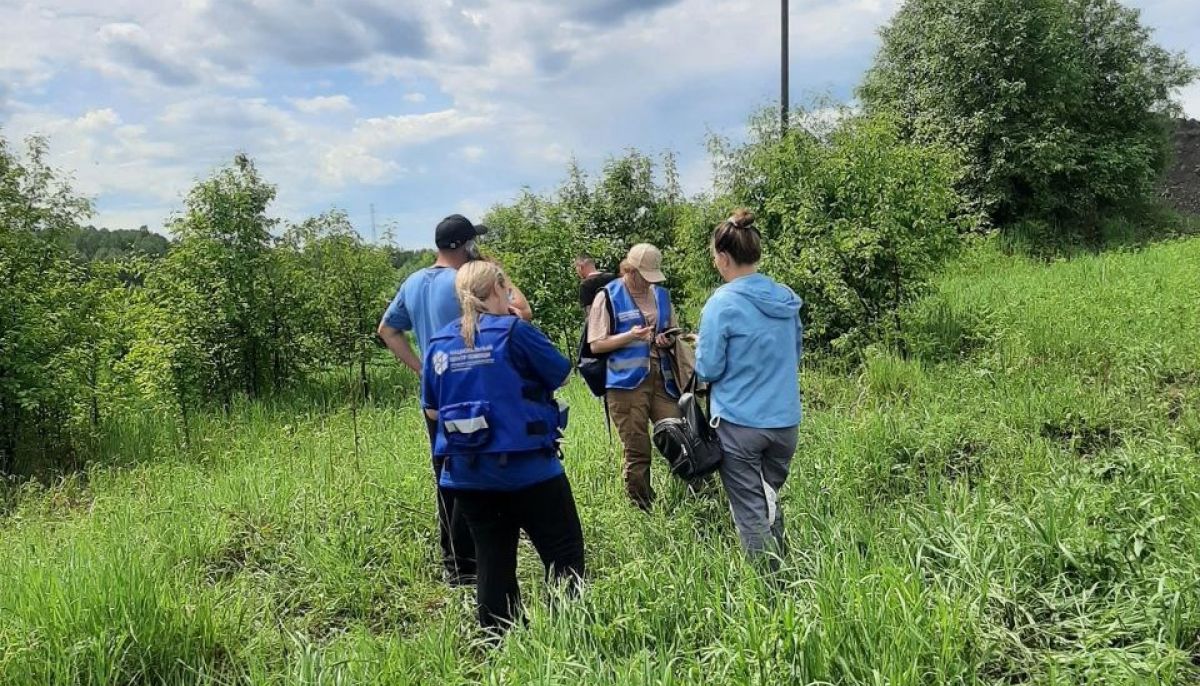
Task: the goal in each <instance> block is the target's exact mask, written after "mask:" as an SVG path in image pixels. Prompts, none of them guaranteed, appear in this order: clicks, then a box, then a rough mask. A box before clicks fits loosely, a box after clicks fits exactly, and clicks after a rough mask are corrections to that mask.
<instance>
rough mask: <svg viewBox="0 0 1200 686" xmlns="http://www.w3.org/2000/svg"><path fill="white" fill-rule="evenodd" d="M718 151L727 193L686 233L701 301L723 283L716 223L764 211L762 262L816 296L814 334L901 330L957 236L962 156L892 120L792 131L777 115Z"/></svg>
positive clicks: (838, 339)
mask: <svg viewBox="0 0 1200 686" xmlns="http://www.w3.org/2000/svg"><path fill="white" fill-rule="evenodd" d="M713 150H714V153H715V158H716V165H717V169H718V172H719V178H720V179H721V182H720V184H721V185H720V187H719V189H718V190H719V192H718V195H717V197H716V199H715V200H714V201H713V202H712V203H711V204H697V205H696V206H695V208H694V209H692V210H691V211H690V213H689V215H688V217H687V219H686V221H682V222H681V223H680V226H679V231H678V239H677V244H678V245H679V246H680V248H681V249H682V252H681V255H682V259H683V260H684V262H685V266H684V270H685V273H686V274H687V275H688V276H689V278H690V279H694V280H695V282H694V284H693V285H692V287H691V288H690V289H689V294H690V295H691V296H692V297H693V298H695V300H693V302H692V304H693V307H697V306H698V305H699V304H700V301H702V300H703V299H704V298H706V297H707V295H708V292H709V290H710V288H709V287H711V286H712V285H715V284H716V275H715V273H714V270H713V269H712V266H711V258H710V256H709V250H708V241H709V237H710V235H711V231H712V229H713V227H714V226H715V224H716V222H718V221H720V220H721V219H723V218H724V216H726V213H728V212H729V211H730V209H732V208H735V207H741V206H744V207H749V208H752V209H753V210H754V211H755V213H756V214H757V217H758V219H757V222H756V224H757V226H758V228H759V230H760V231H761V233H762V235H763V241H764V256H763V261H762V269H763V271H764V272H765V273H767V274H770V275H771V276H773V277H775V278H776V279H779V280H780V281H782V282H783V283H786V284H788V285H789V286H791V287H792V289H793V290H795V291H796V292H797V293H798V294H800V296H801V297H803V298H804V299H805V302H806V305H805V309H804V312H803V316H804V317H805V320H806V325H807V327H806V330H805V338H806V340H807V341H808V342H810V343H813V344H817V345H820V346H823V347H832V348H834V349H837V350H841V351H846V352H854V351H856V350H858V349H859V348H860V347H861V345H862V344H863V343H865V342H867V341H870V340H875V339H878V338H880V337H882V336H885V335H887V334H888V333H890V332H893V331H896V330H897V329H898V328H899V326H900V321H899V319H898V314H897V313H898V310H899V306H900V305H901V304H902V303H904V302H905V301H907V300H908V299H910V298H911V297H912V296H913V295H914V294H915V293H916V292H918V291H919V290H920V289H921V287H922V286H923V284H924V283H925V282H926V280H927V279H928V277H929V276H930V274H931V273H932V271H933V270H934V268H935V267H936V266H937V265H938V264H939V263H940V262H941V261H942V260H943V259H944V258H945V257H946V256H947V255H948V254H949V253H950V252H951V251H952V250H953V249H954V247H955V246H956V244H957V232H958V225H957V223H956V220H955V218H954V216H955V210H956V208H957V207H958V205H959V202H960V200H959V197H958V195H957V194H956V193H955V191H954V189H953V181H954V178H955V173H956V169H957V164H956V161H955V158H954V156H953V155H952V154H951V153H949V152H947V151H944V150H941V149H939V148H936V147H927V146H919V145H915V144H911V143H905V142H903V141H902V140H901V139H900V136H899V133H898V131H897V126H896V125H895V124H894V122H892V121H890V120H888V119H886V118H850V117H847V118H846V119H844V120H843V121H842V123H841V124H840V125H838V126H837V127H835V128H833V129H832V131H831V132H830V133H829V134H828V135H815V134H813V133H810V132H809V131H807V130H803V129H793V130H791V131H789V133H788V134H787V136H785V137H782V138H781V137H780V136H779V134H778V131H777V129H776V128H775V127H774V125H773V124H772V123H771V122H770V119H769V113H768V114H767V115H762V116H759V117H758V118H757V119H756V120H755V121H754V123H753V125H752V127H751V137H750V140H749V142H747V143H745V144H743V145H736V146H735V145H731V144H729V143H728V142H726V141H721V140H716V141H714V142H713Z"/></svg>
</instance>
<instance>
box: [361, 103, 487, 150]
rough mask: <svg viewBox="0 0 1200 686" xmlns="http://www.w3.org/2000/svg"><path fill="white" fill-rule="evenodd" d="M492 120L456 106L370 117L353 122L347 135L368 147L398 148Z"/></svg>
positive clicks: (475, 128)
mask: <svg viewBox="0 0 1200 686" xmlns="http://www.w3.org/2000/svg"><path fill="white" fill-rule="evenodd" d="M491 123H492V122H491V119H490V118H488V117H487V116H486V115H480V114H467V113H463V112H460V111H458V110H456V109H448V110H441V111H438V112H428V113H425V114H402V115H395V116H390V117H371V118H369V119H363V120H361V121H359V122H358V123H357V124H355V126H354V130H353V131H352V132H351V135H350V138H351V139H352V140H353V141H354V142H355V143H356V144H360V145H364V146H367V147H398V146H404V145H413V144H418V143H429V142H432V141H436V140H438V139H441V138H447V137H451V136H457V135H461V134H464V133H470V132H473V131H478V130H480V129H482V128H484V127H486V126H488V125H489V124H491Z"/></svg>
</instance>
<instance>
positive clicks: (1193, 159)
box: [1162, 119, 1200, 215]
mask: <svg viewBox="0 0 1200 686" xmlns="http://www.w3.org/2000/svg"><path fill="white" fill-rule="evenodd" d="M1171 138H1172V142H1173V143H1174V148H1175V156H1174V158H1173V159H1172V160H1171V163H1170V165H1169V166H1168V167H1167V170H1166V174H1165V176H1164V178H1163V182H1162V196H1163V199H1164V200H1166V202H1167V204H1168V205H1170V206H1171V207H1174V208H1175V209H1176V210H1179V211H1180V212H1184V213H1188V214H1195V215H1200V121H1196V120H1195V119H1180V120H1178V121H1177V122H1176V126H1175V133H1174V134H1172V137H1171Z"/></svg>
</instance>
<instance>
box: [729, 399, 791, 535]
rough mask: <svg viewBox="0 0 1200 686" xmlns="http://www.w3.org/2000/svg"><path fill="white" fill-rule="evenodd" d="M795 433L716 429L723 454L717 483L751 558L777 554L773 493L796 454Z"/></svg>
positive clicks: (778, 524)
mask: <svg viewBox="0 0 1200 686" xmlns="http://www.w3.org/2000/svg"><path fill="white" fill-rule="evenodd" d="M797 428H798V427H795V426H792V427H788V428H786V429H754V428H750V427H747V426H739V425H737V424H734V423H733V422H727V421H725V420H721V422H720V423H719V424H718V425H717V435H718V436H720V437H721V447H722V448H723V450H724V453H725V459H723V460H722V461H721V483H722V484H723V485H724V486H725V495H726V496H727V497H728V498H729V509H730V510H731V511H732V512H733V524H734V526H736V527H737V532H738V537H739V538H741V540H742V548H743V549H744V550H745V551H746V552H747V553H748V554H749V555H751V556H752V557H754V556H757V555H759V554H761V553H765V552H773V553H776V554H782V553H783V511H782V510H781V509H780V508H779V490H780V489H781V488H783V482H784V481H786V480H787V476H788V466H789V465H791V463H792V455H793V454H795V452H796V440H797V433H798V431H797Z"/></svg>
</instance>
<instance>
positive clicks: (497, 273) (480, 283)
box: [454, 260, 505, 348]
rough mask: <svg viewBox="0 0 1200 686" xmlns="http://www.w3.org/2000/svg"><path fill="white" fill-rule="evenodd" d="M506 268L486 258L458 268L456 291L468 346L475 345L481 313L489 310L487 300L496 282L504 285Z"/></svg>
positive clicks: (464, 337) (463, 332)
mask: <svg viewBox="0 0 1200 686" xmlns="http://www.w3.org/2000/svg"><path fill="white" fill-rule="evenodd" d="M504 283H505V281H504V270H502V269H500V265H498V264H495V263H493V262H488V261H486V260H474V261H472V262H468V263H466V264H464V265H463V266H461V267H459V268H458V274H456V275H455V277H454V293H455V295H457V296H458V306H459V307H460V308H461V309H462V337H463V340H464V341H466V343H467V347H468V348H474V347H475V334H477V333H478V332H479V315H481V314H483V313H484V312H487V304H486V302H485V301H486V300H487V299H488V298H489V297H490V296H491V295H492V289H493V288H495V287H496V284H500V285H501V286H503V285H504Z"/></svg>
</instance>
